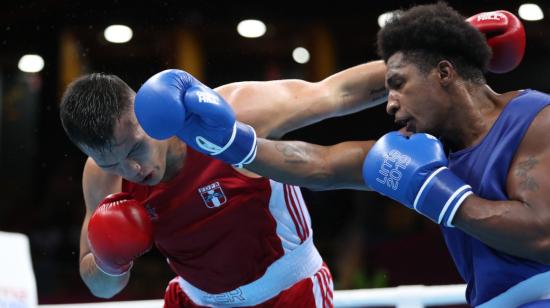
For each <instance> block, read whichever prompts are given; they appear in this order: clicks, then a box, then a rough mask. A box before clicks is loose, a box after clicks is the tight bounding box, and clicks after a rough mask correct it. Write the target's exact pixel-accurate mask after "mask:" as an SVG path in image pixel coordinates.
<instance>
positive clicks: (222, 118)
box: [134, 69, 257, 167]
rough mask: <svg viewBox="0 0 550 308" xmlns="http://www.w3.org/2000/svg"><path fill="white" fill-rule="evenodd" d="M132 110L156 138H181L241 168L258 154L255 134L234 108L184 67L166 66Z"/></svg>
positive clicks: (138, 96) (141, 92) (148, 83)
mask: <svg viewBox="0 0 550 308" xmlns="http://www.w3.org/2000/svg"><path fill="white" fill-rule="evenodd" d="M134 111H135V114H136V117H137V120H138V122H139V124H140V125H141V126H142V127H143V129H144V130H145V132H146V133H147V134H148V135H149V136H151V137H153V138H155V139H159V140H161V139H167V138H170V137H172V136H177V137H178V138H180V139H181V140H183V141H184V142H185V143H186V144H187V145H189V146H191V147H192V148H194V149H195V150H197V151H199V152H201V153H204V154H207V155H210V156H213V157H214V158H216V159H219V160H222V161H225V162H227V163H230V164H233V165H234V166H237V167H242V165H243V164H248V163H250V162H251V161H252V160H253V159H254V158H255V156H256V147H257V145H256V132H255V131H254V129H253V128H252V127H251V126H249V125H246V124H244V123H241V122H239V121H236V119H235V112H234V111H233V109H232V108H231V106H230V105H229V104H228V103H227V102H226V101H225V100H224V99H223V98H222V97H221V96H220V95H219V94H218V93H216V92H215V91H214V90H212V89H210V88H208V87H207V86H205V85H203V84H202V83H201V82H200V81H198V80H197V79H195V78H194V77H193V76H191V74H189V73H187V72H185V71H182V70H175V69H173V70H165V71H162V72H160V73H157V74H156V75H154V76H153V77H151V78H149V79H148V80H147V81H146V82H145V83H144V84H143V85H142V86H141V88H140V89H139V90H138V92H137V93H136V98H135V105H134Z"/></svg>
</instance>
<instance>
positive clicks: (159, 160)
mask: <svg viewBox="0 0 550 308" xmlns="http://www.w3.org/2000/svg"><path fill="white" fill-rule="evenodd" d="M113 136H114V139H113V141H112V146H111V147H108V148H106V149H103V150H97V149H91V148H89V147H86V146H85V145H79V146H80V148H81V149H82V150H83V151H84V153H86V154H87V155H88V156H90V157H91V158H92V159H93V160H94V161H95V162H96V163H97V165H98V166H99V167H100V168H101V169H103V170H104V171H105V172H107V173H111V174H116V175H119V176H121V177H123V178H124V179H126V180H128V181H131V182H134V183H138V184H141V185H155V184H158V183H159V182H160V181H161V180H162V179H163V177H164V173H165V172H166V152H167V142H166V141H158V140H154V139H152V138H151V137H149V136H148V135H147V134H146V133H145V132H144V131H143V129H142V128H141V127H140V126H139V124H138V123H137V120H136V118H135V116H134V113H133V112H132V111H129V112H126V113H125V114H123V115H122V116H121V117H120V119H119V120H118V121H117V122H116V124H115V127H114V134H113Z"/></svg>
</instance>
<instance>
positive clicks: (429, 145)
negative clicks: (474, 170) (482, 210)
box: [363, 132, 472, 227]
mask: <svg viewBox="0 0 550 308" xmlns="http://www.w3.org/2000/svg"><path fill="white" fill-rule="evenodd" d="M447 164H448V161H447V158H446V156H445V152H444V150H443V145H442V144H441V143H440V142H439V140H437V138H435V137H434V136H432V135H428V134H414V135H412V136H410V137H407V136H404V135H402V134H401V133H399V132H391V133H388V134H386V135H384V136H382V138H380V139H379V140H378V141H377V142H376V143H375V144H374V146H373V147H372V148H371V149H370V151H369V153H368V155H367V157H366V158H365V161H364V163H363V179H364V180H365V183H366V184H367V186H369V187H370V188H372V189H373V190H375V191H377V192H379V193H381V194H383V195H385V196H388V197H390V198H392V199H394V200H396V201H399V202H400V203H402V204H404V205H406V206H407V207H408V208H410V209H414V210H416V211H417V212H419V213H420V214H422V215H424V216H426V217H428V218H430V219H431V220H433V221H435V222H436V223H438V224H443V225H445V226H447V227H452V226H453V225H452V221H453V218H454V215H455V214H456V211H457V210H458V208H459V207H460V205H461V204H462V202H463V201H464V199H466V197H467V196H469V195H470V194H472V187H470V186H469V185H467V184H466V183H464V181H462V180H461V179H460V178H458V177H457V176H456V175H455V174H454V173H453V172H452V171H451V170H449V169H448V168H447Z"/></svg>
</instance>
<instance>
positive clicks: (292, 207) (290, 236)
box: [269, 180, 313, 253]
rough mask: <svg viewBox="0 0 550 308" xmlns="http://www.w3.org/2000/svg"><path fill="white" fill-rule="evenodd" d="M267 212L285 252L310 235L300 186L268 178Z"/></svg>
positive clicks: (308, 219)
mask: <svg viewBox="0 0 550 308" xmlns="http://www.w3.org/2000/svg"><path fill="white" fill-rule="evenodd" d="M270 184H271V197H270V199H269V212H270V213H271V216H272V217H273V219H274V220H275V222H276V223H277V227H276V232H277V236H278V237H279V239H280V240H281V244H282V246H283V249H284V251H285V253H287V252H289V251H292V250H294V249H295V248H296V247H297V246H298V245H300V243H303V242H304V241H306V240H308V239H310V238H311V237H312V233H313V231H312V229H311V217H310V216H309V212H308V210H307V207H306V204H305V202H304V199H303V197H302V193H301V191H300V188H298V187H296V186H292V185H286V184H281V183H279V182H275V181H273V180H270Z"/></svg>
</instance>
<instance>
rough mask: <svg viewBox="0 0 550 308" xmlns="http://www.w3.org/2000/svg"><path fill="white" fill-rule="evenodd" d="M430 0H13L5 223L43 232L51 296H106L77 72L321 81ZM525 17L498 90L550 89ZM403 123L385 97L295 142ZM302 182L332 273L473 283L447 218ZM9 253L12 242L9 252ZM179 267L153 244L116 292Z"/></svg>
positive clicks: (535, 33) (2, 118) (7, 32)
mask: <svg viewBox="0 0 550 308" xmlns="http://www.w3.org/2000/svg"><path fill="white" fill-rule="evenodd" d="M431 2H433V1H414V2H413V1H393V0H386V1H338V2H332V3H330V4H328V3H323V4H321V3H320V2H319V3H316V2H312V3H308V2H304V3H298V2H296V1H294V2H293V3H284V2H279V1H266V2H260V1H256V2H250V3H245V2H243V3H234V2H232V1H226V2H223V3H215V2H209V1H201V2H200V3H199V2H189V1H175V0H163V1H154V2H153V1H151V2H150V3H145V2H142V1H125V0H118V1H117V0H113V1H109V2H102V1H80V0H74V1H64V0H43V1H4V2H3V4H2V8H1V10H0V174H1V176H0V230H3V231H13V232H21V233H25V234H27V235H28V236H29V237H30V240H31V252H32V258H33V263H34V269H35V275H36V279H37V284H38V292H39V294H38V295H39V302H40V304H48V303H66V302H88V301H97V300H98V299H96V298H94V297H93V296H92V295H91V294H90V293H89V292H88V290H87V289H86V287H85V286H84V284H83V283H82V281H81V280H80V277H79V275H78V249H79V248H78V242H79V235H80V226H81V223H82V219H83V217H84V203H83V198H82V191H81V172H82V167H83V165H84V161H85V157H84V155H83V154H82V153H80V152H79V151H78V150H77V148H76V147H75V146H73V145H72V144H71V143H70V142H69V140H68V139H67V138H66V136H65V134H64V132H63V129H62V127H61V125H60V121H59V118H58V104H59V101H60V98H61V95H62V92H63V90H64V88H65V87H66V85H67V84H68V83H69V82H70V81H71V80H73V79H74V78H76V77H78V76H80V75H81V74H85V73H90V72H105V73H111V74H116V75H118V76H120V77H121V78H122V79H124V80H125V81H126V82H128V84H129V85H130V86H132V87H133V88H134V89H137V88H139V86H140V84H141V83H142V82H144V81H145V80H146V79H147V78H148V77H149V76H151V75H152V74H154V73H156V72H158V71H160V70H163V69H166V68H180V69H185V70H187V71H189V72H191V73H193V74H194V75H195V76H197V77H198V78H199V79H201V80H202V81H203V82H205V83H206V84H207V85H209V86H211V87H216V86H220V85H223V84H226V83H229V82H234V81H243V80H269V79H281V78H300V79H305V80H308V81H319V80H321V79H323V78H324V77H327V76H329V75H330V74H332V73H335V72H337V71H339V70H342V69H345V68H348V67H351V66H353V65H356V64H360V63H363V62H366V61H371V60H375V59H377V56H376V53H375V41H376V32H377V31H378V29H379V28H380V24H379V17H380V16H381V14H383V13H387V12H391V11H394V10H396V9H400V8H403V9H405V8H408V7H410V6H411V5H412V4H415V3H416V4H421V3H431ZM448 3H449V4H450V5H451V6H453V7H454V8H456V9H457V10H459V11H460V12H461V13H462V14H463V15H464V16H470V15H473V14H476V13H479V12H482V11H491V10H497V9H505V10H508V11H511V12H513V13H515V14H519V13H518V10H519V8H520V6H521V5H522V4H525V3H524V2H521V1H483V0H478V1H448ZM530 3H531V4H538V7H539V8H540V9H541V13H542V14H543V15H544V17H547V16H550V3H548V2H543V1H534V2H533V1H531V2H530ZM535 12H536V10H535ZM535 15H536V13H535ZM539 15H540V14H539ZM531 16H533V15H531ZM526 18H530V19H536V18H533V17H526ZM247 19H255V20H259V21H261V22H262V23H263V26H265V29H264V28H262V26H261V24H260V27H259V28H254V27H252V28H247V27H246V24H245V25H244V26H242V27H244V30H243V29H242V28H240V30H242V31H245V32H243V33H242V34H239V32H238V29H237V26H238V25H239V23H240V22H241V21H243V20H247ZM381 19H383V18H381ZM523 22H524V25H525V28H526V33H527V49H526V54H525V58H524V60H523V62H522V64H521V65H520V66H519V67H518V68H517V69H516V70H514V71H513V72H510V73H508V74H504V75H494V74H489V75H488V76H487V77H488V83H489V84H490V85H492V86H493V87H494V89H495V90H497V91H505V90H513V89H519V88H533V89H538V90H542V91H547V92H548V91H550V82H549V80H548V78H547V77H546V76H548V75H549V74H550V60H549V59H548V55H549V54H550V40H549V39H548V38H547V36H548V35H550V22H549V21H548V18H543V19H540V20H524V21H523ZM111 25H123V26H126V27H127V28H125V27H115V28H110V29H111V30H113V29H114V30H113V31H115V32H114V34H113V33H112V32H110V31H111V30H109V31H106V29H107V28H108V27H109V26H111ZM249 26H250V24H249ZM252 26H254V23H252ZM117 29H118V30H122V32H116V30H117ZM128 29H130V30H131V37H130V33H129V32H128ZM262 29H263V31H262ZM124 31H126V32H124ZM246 31H248V32H246ZM262 32H263V33H262ZM243 35H244V36H243ZM247 36H248V37H247ZM253 36H258V37H253ZM109 40H111V42H110V41H109ZM25 55H30V57H24V56H25ZM394 128H395V127H393V120H392V119H391V118H390V117H389V116H387V115H386V114H385V106H384V105H381V106H378V107H376V108H374V109H370V110H367V111H363V112H360V113H358V114H354V115H351V116H347V117H343V118H336V119H330V120H327V121H324V122H321V123H318V124H315V125H312V126H310V127H307V128H304V129H300V130H298V131H295V132H292V133H290V134H288V135H287V136H285V137H284V138H285V139H301V140H305V141H310V142H315V143H319V144H333V143H336V142H340V141H344V140H358V139H373V138H378V137H379V136H381V135H382V134H383V133H384V132H386V131H388V130H391V129H394ZM303 192H304V195H305V198H306V201H307V202H308V206H309V209H310V213H311V215H312V219H313V228H314V233H315V237H314V239H315V242H316V244H317V247H318V248H319V250H320V252H321V254H322V255H323V256H324V258H325V260H326V261H327V263H328V265H329V267H330V268H331V269H332V272H333V276H334V279H335V284H336V288H337V289H352V288H369V287H386V286H397V285H401V284H426V285H431V284H451V283H462V281H461V279H460V278H459V276H458V274H457V273H456V270H455V269H454V265H453V264H452V261H451V259H450V256H449V254H448V253H447V251H446V248H445V246H444V243H443V239H442V237H441V235H440V233H439V229H438V227H437V226H436V225H434V224H433V223H431V222H429V221H428V220H426V219H425V218H423V217H421V216H420V215H417V214H414V213H412V212H410V211H409V210H407V209H405V208H404V207H402V206H400V205H397V204H395V203H393V202H391V201H389V200H388V199H385V198H383V197H380V196H378V195H376V194H374V193H368V192H356V191H347V190H340V191H330V192H311V191H308V190H305V189H304V190H303ZM8 253H9V251H7V250H6V249H2V248H1V247H0V254H8ZM0 275H2V273H0ZM173 276H174V274H173V273H172V272H171V271H170V269H169V267H168V266H167V264H166V263H165V261H164V258H163V257H162V256H161V255H160V254H159V253H158V252H157V251H155V250H153V251H151V252H150V253H148V254H146V255H145V256H143V257H141V258H140V259H139V260H138V261H137V262H136V264H135V266H134V270H133V274H132V278H131V282H130V284H129V286H128V287H127V288H126V289H125V290H124V291H123V292H122V293H121V294H119V295H117V297H115V298H114V300H128V299H149V298H161V297H162V296H163V294H164V288H165V286H166V285H167V283H168V281H169V280H170V279H171V278H172V277H173Z"/></svg>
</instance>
